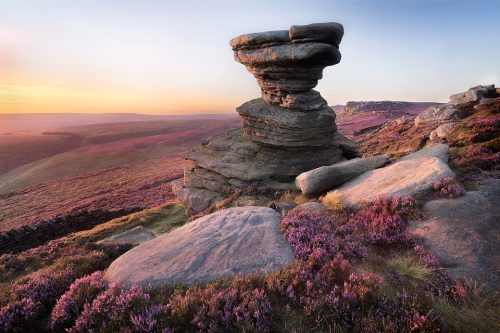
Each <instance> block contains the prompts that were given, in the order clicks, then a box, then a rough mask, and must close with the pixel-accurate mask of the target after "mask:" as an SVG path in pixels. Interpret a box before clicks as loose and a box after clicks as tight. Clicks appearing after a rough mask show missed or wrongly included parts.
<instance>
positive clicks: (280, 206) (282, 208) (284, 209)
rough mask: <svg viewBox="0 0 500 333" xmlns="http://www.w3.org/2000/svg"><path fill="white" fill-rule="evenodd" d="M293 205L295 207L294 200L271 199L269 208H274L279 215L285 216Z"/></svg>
mask: <svg viewBox="0 0 500 333" xmlns="http://www.w3.org/2000/svg"><path fill="white" fill-rule="evenodd" d="M295 207H297V204H295V203H294V202H287V201H283V202H278V201H273V202H271V203H270V204H269V208H272V209H274V210H275V211H277V212H278V213H279V214H280V215H281V216H285V215H286V214H288V212H289V211H291V210H292V209H294V208H295Z"/></svg>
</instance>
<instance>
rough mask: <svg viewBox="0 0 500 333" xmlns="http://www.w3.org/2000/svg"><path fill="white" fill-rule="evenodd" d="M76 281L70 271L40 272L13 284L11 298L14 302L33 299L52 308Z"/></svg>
mask: <svg viewBox="0 0 500 333" xmlns="http://www.w3.org/2000/svg"><path fill="white" fill-rule="evenodd" d="M74 279H75V274H74V272H73V271H72V270H70V269H63V270H60V271H55V272H52V271H38V272H35V273H32V274H30V275H28V276H26V277H24V278H22V279H21V280H20V281H18V282H17V283H15V284H13V285H12V287H11V297H12V298H13V299H14V300H22V299H23V298H31V299H32V300H33V301H35V302H39V303H40V304H43V305H45V306H46V307H48V308H50V307H51V306H52V305H53V304H54V303H55V301H56V299H57V298H58V297H59V295H61V294H62V293H64V291H65V290H66V289H67V288H68V287H69V285H70V284H71V282H72V281H73V280H74Z"/></svg>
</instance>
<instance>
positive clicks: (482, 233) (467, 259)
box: [410, 179, 500, 290]
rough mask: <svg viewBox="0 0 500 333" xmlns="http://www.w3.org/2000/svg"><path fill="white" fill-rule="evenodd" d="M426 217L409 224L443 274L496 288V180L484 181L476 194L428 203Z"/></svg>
mask: <svg viewBox="0 0 500 333" xmlns="http://www.w3.org/2000/svg"><path fill="white" fill-rule="evenodd" d="M424 212H425V213H426V216H428V217H427V218H426V219H425V220H423V221H416V222H414V223H412V224H411V225H410V230H411V231H412V232H413V233H415V234H416V235H418V236H421V237H422V238H423V240H424V244H425V245H426V246H428V247H429V249H430V250H431V251H432V253H434V254H435V255H436V256H437V258H438V259H439V261H440V262H441V264H442V265H443V266H444V267H445V269H446V271H447V273H448V274H449V275H450V276H451V277H453V278H459V277H467V278H473V279H477V280H479V281H480V282H483V283H487V288H488V289H490V290H491V289H496V290H498V289H499V286H500V275H499V274H498V272H500V261H499V257H498V254H499V253H500V243H499V239H500V223H499V222H500V179H487V180H483V181H482V182H481V183H480V184H479V188H478V190H477V191H468V192H466V193H465V195H464V196H463V197H461V198H457V199H439V200H432V201H429V202H427V203H426V204H425V206H424Z"/></svg>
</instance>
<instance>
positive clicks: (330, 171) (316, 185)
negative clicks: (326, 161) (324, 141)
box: [295, 156, 389, 195]
mask: <svg viewBox="0 0 500 333" xmlns="http://www.w3.org/2000/svg"><path fill="white" fill-rule="evenodd" d="M387 163H389V158H388V157H387V156H372V157H365V158H354V159H352V160H348V161H343V162H339V163H336V164H333V165H329V166H322V167H319V168H316V169H313V170H310V171H306V172H303V173H301V174H300V175H298V176H297V178H295V184H296V185H297V187H298V188H299V189H300V190H301V191H302V193H304V194H306V195H309V194H315V193H322V192H325V191H328V190H331V189H332V188H334V187H335V186H337V185H340V184H342V183H345V182H346V181H348V180H349V179H352V178H354V177H357V176H359V175H361V174H363V173H365V172H367V171H369V170H373V169H376V168H379V167H381V166H384V165H385V164H387Z"/></svg>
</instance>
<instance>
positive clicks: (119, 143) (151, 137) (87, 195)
mask: <svg viewBox="0 0 500 333" xmlns="http://www.w3.org/2000/svg"><path fill="white" fill-rule="evenodd" d="M225 118H226V119H224V118H223V119H217V120H210V119H198V120H172V121H154V122H144V121H143V122H124V123H112V124H94V125H85V126H77V127H65V128H61V129H58V130H51V131H50V132H21V133H12V134H2V135H1V136H0V138H1V141H0V157H1V158H0V161H1V162H0V167H1V169H2V170H3V171H4V172H3V173H0V198H1V200H0V211H1V214H0V230H8V229H11V228H14V227H20V226H22V225H29V224H31V223H33V222H40V221H43V220H47V219H51V218H54V217H61V216H64V215H66V214H70V213H74V212H78V211H83V210H85V211H89V212H92V211H95V210H110V211H117V210H121V209H122V208H124V207H125V208H130V207H133V208H135V209H141V208H148V207H152V206H156V205H158V204H160V203H164V202H169V201H171V200H173V195H172V193H171V192H170V190H169V189H170V185H169V182H170V181H171V180H173V179H175V178H179V177H180V176H181V175H182V167H183V163H184V161H183V157H182V153H183V152H185V151H186V150H188V149H189V148H190V147H192V146H193V145H195V144H196V143H198V142H199V141H200V140H201V139H203V138H206V137H209V136H211V135H214V134H218V133H221V132H224V131H226V130H227V129H229V128H232V127H236V126H239V125H240V121H239V120H237V119H235V118H234V117H232V118H229V119H227V117H225ZM26 162H28V163H26Z"/></svg>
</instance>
